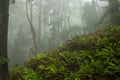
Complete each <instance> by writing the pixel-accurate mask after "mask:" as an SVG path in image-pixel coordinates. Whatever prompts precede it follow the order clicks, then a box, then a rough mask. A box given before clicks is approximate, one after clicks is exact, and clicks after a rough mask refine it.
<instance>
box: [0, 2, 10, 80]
mask: <svg viewBox="0 0 120 80" xmlns="http://www.w3.org/2000/svg"><path fill="white" fill-rule="evenodd" d="M8 13H9V0H0V57H3V58H8V57H7V35H8V34H7V33H8ZM0 65H1V69H0V78H1V80H9V72H8V63H7V62H6V63H4V64H0Z"/></svg>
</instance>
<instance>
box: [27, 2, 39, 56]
mask: <svg viewBox="0 0 120 80" xmlns="http://www.w3.org/2000/svg"><path fill="white" fill-rule="evenodd" d="M32 11H33V10H32V2H30V16H29V10H28V0H26V15H27V20H28V22H29V25H30V31H31V33H32V39H33V49H31V51H32V53H33V54H34V55H35V54H37V51H38V50H37V40H36V33H35V30H34V26H33V18H32V17H33V15H32Z"/></svg>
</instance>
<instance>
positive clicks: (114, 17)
mask: <svg viewBox="0 0 120 80" xmlns="http://www.w3.org/2000/svg"><path fill="white" fill-rule="evenodd" d="M108 2H109V15H110V24H111V25H120V10H119V8H120V5H119V2H118V0H109V1H108Z"/></svg>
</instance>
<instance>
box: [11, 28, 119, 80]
mask: <svg viewBox="0 0 120 80" xmlns="http://www.w3.org/2000/svg"><path fill="white" fill-rule="evenodd" d="M119 57H120V26H116V27H115V26H110V27H108V28H105V29H103V30H100V31H98V32H95V33H92V34H88V35H84V36H75V37H74V38H72V39H71V40H69V41H68V42H67V43H66V44H64V45H63V46H61V47H59V48H58V49H56V50H53V51H48V52H46V53H44V54H38V55H37V56H35V57H33V58H31V59H30V60H29V61H28V62H27V63H25V64H24V66H18V67H16V68H14V69H13V70H12V71H11V80H120V76H119V74H120V65H119V64H120V59H119Z"/></svg>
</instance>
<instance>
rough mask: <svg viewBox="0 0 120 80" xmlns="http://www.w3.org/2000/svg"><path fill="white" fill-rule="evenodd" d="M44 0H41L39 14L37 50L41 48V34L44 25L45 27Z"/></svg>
mask: <svg viewBox="0 0 120 80" xmlns="http://www.w3.org/2000/svg"><path fill="white" fill-rule="evenodd" d="M43 2H44V1H43V0H39V6H38V7H39V12H38V13H39V14H38V30H37V50H38V51H39V50H40V45H41V36H42V27H43V18H44V17H43V16H44V15H43V11H44V5H43Z"/></svg>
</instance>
